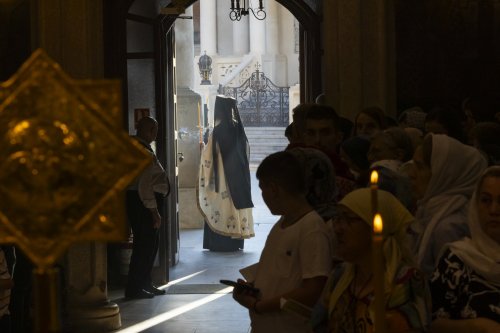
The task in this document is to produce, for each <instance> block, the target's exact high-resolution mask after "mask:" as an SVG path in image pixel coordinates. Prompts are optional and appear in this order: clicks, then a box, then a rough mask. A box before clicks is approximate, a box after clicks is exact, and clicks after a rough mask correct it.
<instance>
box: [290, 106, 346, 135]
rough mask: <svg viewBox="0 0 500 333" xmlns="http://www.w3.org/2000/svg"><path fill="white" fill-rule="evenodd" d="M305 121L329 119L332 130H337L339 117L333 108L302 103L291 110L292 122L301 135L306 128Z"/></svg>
mask: <svg viewBox="0 0 500 333" xmlns="http://www.w3.org/2000/svg"><path fill="white" fill-rule="evenodd" d="M307 119H315V120H322V119H330V120H331V121H332V124H333V126H334V128H335V129H336V130H337V131H338V130H339V122H340V117H339V115H338V114H337V111H335V109H334V108H332V107H331V106H328V105H320V104H315V103H302V104H299V105H297V106H296V107H295V108H294V109H293V122H294V124H296V126H297V130H298V131H300V132H301V133H303V132H304V131H305V128H306V120H307Z"/></svg>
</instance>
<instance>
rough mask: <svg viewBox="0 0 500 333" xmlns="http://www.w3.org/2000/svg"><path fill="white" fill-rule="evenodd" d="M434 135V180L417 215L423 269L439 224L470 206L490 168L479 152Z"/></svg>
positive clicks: (420, 258) (432, 167) (431, 180)
mask: <svg viewBox="0 0 500 333" xmlns="http://www.w3.org/2000/svg"><path fill="white" fill-rule="evenodd" d="M430 135H432V155H431V179H430V181H429V186H428V187H427V190H426V192H425V195H424V197H423V198H422V200H420V201H419V202H418V209H417V212H416V214H415V217H416V219H417V221H418V224H419V225H420V228H421V230H422V231H421V234H420V237H419V241H418V244H417V249H418V255H417V262H418V264H419V265H420V266H422V263H423V261H424V258H425V253H426V251H427V250H428V247H429V241H430V238H431V235H432V233H433V231H434V228H435V227H436V225H437V223H439V221H441V220H442V219H443V218H445V217H446V216H448V215H450V214H452V213H453V212H456V211H458V210H460V208H462V207H464V206H465V205H466V204H467V202H468V201H469V198H470V197H471V195H472V193H473V192H474V188H475V186H476V184H477V181H478V180H479V177H480V175H481V174H482V172H483V171H484V170H485V169H486V167H487V162H486V160H485V158H484V157H483V156H482V154H481V153H480V152H479V151H478V150H477V149H476V148H474V147H471V146H467V145H464V144H463V143H461V142H459V141H458V140H455V139H453V138H451V137H449V136H447V135H444V134H430ZM417 232H418V230H417Z"/></svg>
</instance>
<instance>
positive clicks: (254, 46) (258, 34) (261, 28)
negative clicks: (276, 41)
mask: <svg viewBox="0 0 500 333" xmlns="http://www.w3.org/2000/svg"><path fill="white" fill-rule="evenodd" d="M248 16H249V17H250V52H251V53H253V54H257V55H262V54H265V53H266V22H265V20H263V21H260V20H257V19H256V18H255V17H254V16H253V15H252V14H250V15H248ZM266 20H267V18H266Z"/></svg>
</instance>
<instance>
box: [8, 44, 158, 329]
mask: <svg viewBox="0 0 500 333" xmlns="http://www.w3.org/2000/svg"><path fill="white" fill-rule="evenodd" d="M121 119H122V115H121V93H120V82H119V81H116V80H74V79H72V78H70V77H69V76H68V75H67V74H66V73H65V72H64V71H63V70H62V69H61V67H60V66H59V65H58V64H57V63H56V62H54V61H53V60H52V59H51V58H50V57H49V56H48V55H47V54H46V53H45V52H44V51H43V50H41V49H39V50H36V51H35V52H34V53H33V54H32V55H31V57H30V58H29V59H28V60H27V61H26V62H25V63H24V64H23V65H22V66H21V68H20V69H19V70H18V71H17V73H15V74H14V75H13V76H12V77H11V78H10V79H9V80H8V81H5V82H3V83H1V84H0V160H1V163H0V198H2V200H0V243H11V244H15V245H16V246H17V247H19V248H20V249H21V250H22V251H23V252H24V253H25V254H26V255H27V256H28V257H29V258H30V259H31V261H33V263H34V265H35V266H36V268H35V269H34V272H33V277H34V296H35V331H36V332H60V330H61V325H60V320H59V314H58V299H59V297H58V295H57V275H58V272H57V270H56V269H55V268H54V267H53V266H54V264H55V262H56V261H57V260H58V258H60V256H61V255H62V254H63V253H64V252H65V251H66V249H67V248H68V247H69V246H70V245H71V244H73V243H75V242H82V241H119V240H123V239H125V234H126V233H125V230H126V217H125V208H124V203H125V200H124V196H123V191H124V189H125V188H126V186H127V185H128V184H129V183H130V182H131V181H132V180H133V179H134V178H135V177H137V176H138V175H139V173H140V172H141V171H142V170H143V169H144V168H145V167H146V166H147V165H148V164H149V163H150V162H151V156H150V154H148V153H147V152H146V151H145V149H144V148H143V147H141V146H140V145H139V144H138V143H136V142H135V140H133V139H132V138H130V137H129V135H128V134H127V133H126V132H125V131H124V130H123V128H122V121H121Z"/></svg>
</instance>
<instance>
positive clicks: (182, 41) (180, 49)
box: [175, 6, 208, 89]
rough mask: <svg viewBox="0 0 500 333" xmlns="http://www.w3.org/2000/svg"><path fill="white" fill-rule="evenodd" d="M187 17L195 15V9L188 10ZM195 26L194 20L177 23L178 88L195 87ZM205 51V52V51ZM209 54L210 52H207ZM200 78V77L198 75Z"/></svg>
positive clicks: (178, 21)
mask: <svg viewBox="0 0 500 333" xmlns="http://www.w3.org/2000/svg"><path fill="white" fill-rule="evenodd" d="M185 15H186V16H192V15H193V7H192V6H190V7H188V8H186V12H185ZM193 34H194V26H193V20H182V19H178V20H176V21H175V44H176V48H175V58H176V62H175V63H176V72H177V77H176V79H177V87H183V88H190V89H192V88H193V87H194V66H195V64H194V36H193ZM203 51H204V50H203ZM207 53H208V50H207ZM197 77H198V75H197Z"/></svg>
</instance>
